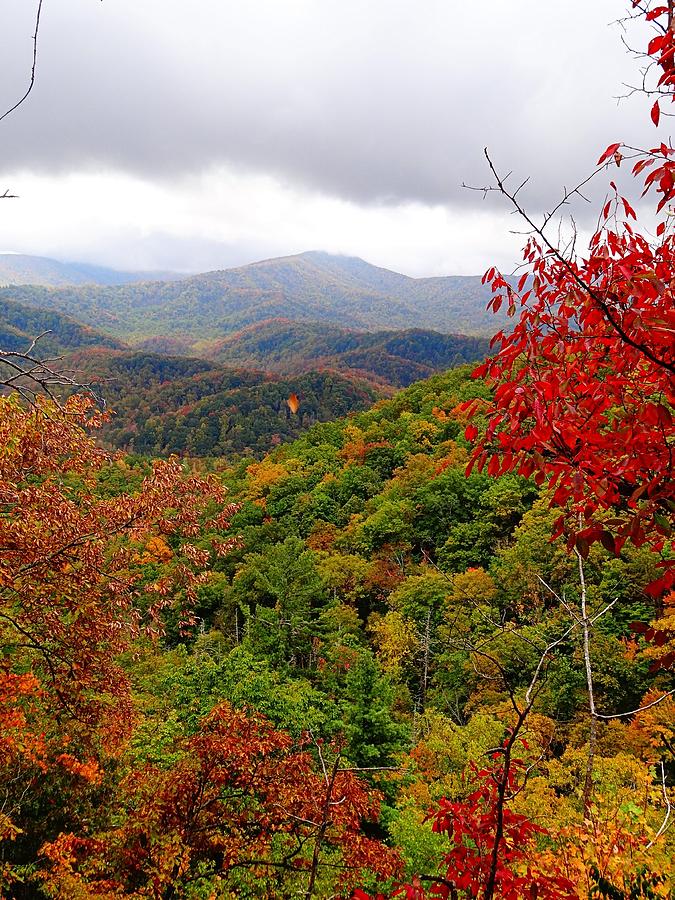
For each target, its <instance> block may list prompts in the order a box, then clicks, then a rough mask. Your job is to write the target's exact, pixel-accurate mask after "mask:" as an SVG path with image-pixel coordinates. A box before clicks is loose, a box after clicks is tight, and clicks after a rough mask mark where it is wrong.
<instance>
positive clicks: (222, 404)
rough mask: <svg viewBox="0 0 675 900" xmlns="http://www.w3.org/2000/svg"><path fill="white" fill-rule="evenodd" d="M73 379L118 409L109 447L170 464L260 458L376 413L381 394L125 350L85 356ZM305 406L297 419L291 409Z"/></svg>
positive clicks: (74, 365)
mask: <svg viewBox="0 0 675 900" xmlns="http://www.w3.org/2000/svg"><path fill="white" fill-rule="evenodd" d="M65 364H66V366H67V368H68V371H69V372H71V373H72V374H73V375H74V377H76V378H78V379H79V380H80V381H82V382H83V383H92V386H93V387H95V390H96V393H97V394H98V395H99V396H100V397H101V398H102V399H104V400H105V401H106V403H107V405H108V407H109V408H110V409H112V411H113V416H112V419H111V421H110V422H109V423H108V424H107V425H105V426H104V427H103V429H102V431H101V437H102V439H103V442H104V443H105V444H107V445H108V446H111V447H115V448H119V449H122V450H129V451H135V452H138V453H147V454H152V455H156V456H166V455H168V454H170V453H179V454H188V455H190V456H221V457H232V456H235V455H238V454H242V453H246V454H249V455H253V456H260V455H262V454H264V453H265V452H266V451H268V450H269V449H270V448H271V447H273V446H275V445H277V444H280V443H284V442H286V441H289V440H293V439H294V438H296V437H297V436H298V435H299V434H301V433H302V432H303V431H305V430H306V429H307V428H309V427H310V426H312V425H314V424H316V423H317V422H326V421H331V420H333V419H335V418H339V417H340V416H344V415H347V414H348V413H350V412H354V411H357V410H364V409H367V408H368V407H370V406H371V405H372V404H373V402H374V401H375V400H376V399H377V398H378V393H377V392H376V391H375V390H374V388H373V387H372V386H371V385H369V384H367V383H365V382H362V381H359V380H357V379H355V378H348V377H344V376H342V375H340V374H337V373H332V372H318V373H317V372H310V373H305V374H302V375H299V376H296V377H289V378H281V377H275V376H270V375H267V374H266V373H264V372H260V371H250V370H248V371H247V370H242V369H232V368H226V367H224V366H220V365H217V364H215V363H210V362H207V361H206V360H202V359H190V358H187V357H170V356H162V355H159V354H154V353H142V352H132V351H122V350H104V349H98V350H84V351H79V352H76V353H73V354H71V355H70V356H69V357H67V359H66V360H65ZM291 394H295V395H296V396H297V397H298V399H299V402H300V407H299V409H298V411H297V413H292V412H291V410H290V409H289V406H288V404H287V400H288V398H289V397H290V395H291Z"/></svg>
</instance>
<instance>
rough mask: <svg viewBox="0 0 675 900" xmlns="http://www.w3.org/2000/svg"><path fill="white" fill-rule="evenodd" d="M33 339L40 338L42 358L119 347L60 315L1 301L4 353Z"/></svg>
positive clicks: (0, 331) (0, 344) (0, 340)
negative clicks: (86, 348)
mask: <svg viewBox="0 0 675 900" xmlns="http://www.w3.org/2000/svg"><path fill="white" fill-rule="evenodd" d="M45 332H49V333H48V334H45ZM40 335H42V337H40ZM36 338H40V352H41V353H43V354H45V355H53V354H54V353H64V352H66V351H68V350H76V349H79V348H80V347H108V348H114V347H121V346H122V344H120V342H119V341H116V340H115V339H114V338H111V337H108V336H107V335H105V334H102V333H101V332H100V331H97V330H96V329H95V328H91V327H90V326H88V325H81V324H80V323H79V322H76V321H75V320H74V319H71V318H70V316H66V315H64V314H63V313H59V312H55V311H53V310H48V309H38V308H36V307H34V306H24V305H23V304H21V303H14V302H13V301H11V300H0V347H2V349H3V350H17V351H24V350H26V349H27V348H28V347H29V346H30V345H31V343H32V342H33V340H35V339H36Z"/></svg>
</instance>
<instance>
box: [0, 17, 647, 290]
mask: <svg viewBox="0 0 675 900" xmlns="http://www.w3.org/2000/svg"><path fill="white" fill-rule="evenodd" d="M36 3H37V0H35V2H33V0H21V2H20V3H19V2H16V0H15V2H6V3H3V4H1V8H0V29H1V31H2V34H3V53H2V58H1V59H0V71H1V72H2V77H0V105H1V106H2V109H3V110H4V109H5V108H7V107H9V106H11V105H12V103H13V102H15V100H16V99H18V97H19V96H20V95H21V94H22V93H23V91H24V90H25V87H26V83H27V79H28V75H29V71H30V58H31V52H32V46H31V36H32V30H33V25H34V22H33V16H34V6H35V5H36ZM627 5H628V3H627V2H622V0H592V2H591V0H558V2H551V0H548V2H547V0H511V2H506V0H483V2H481V3H478V2H475V3H471V2H466V0H462V2H460V0H243V2H242V0H236V2H235V0H189V2H188V0H103V2H98V0H44V8H43V14H42V25H41V32H40V36H39V48H38V65H37V80H36V85H35V89H34V91H33V93H32V94H31V96H30V97H29V99H28V100H27V101H26V103H25V104H23V106H22V107H21V108H20V109H19V110H17V112H16V113H14V114H13V115H12V116H11V117H9V118H7V119H5V120H4V121H3V122H1V123H0V192H1V191H2V190H4V189H5V188H8V189H10V190H11V191H12V192H14V193H16V194H19V195H20V197H19V199H17V200H11V201H10V200H3V201H2V203H0V248H2V249H11V250H17V251H21V252H27V253H36V254H41V255H46V256H55V257H57V258H60V259H66V260H82V261H87V262H97V263H101V264H105V265H111V266H115V267H117V268H127V269H129V268H131V269H137V268H144V269H151V268H169V269H178V270H183V271H199V270H205V269H212V268H222V267H226V266H230V265H238V264H241V263H246V262H250V261H252V260H255V259H260V258H264V257H268V256H279V255H284V254H287V253H297V252H301V251H303V250H311V249H322V250H328V251H332V252H338V253H348V254H353V255H357V256H362V257H364V258H365V259H368V260H369V261H371V262H374V263H377V264H379V265H384V266H387V267H389V268H392V269H396V270H398V271H403V272H405V273H407V274H411V275H431V274H473V273H480V272H482V271H483V270H484V269H485V268H486V267H487V266H489V265H492V264H493V263H495V262H496V263H497V264H499V265H501V266H503V267H505V268H507V269H509V268H510V267H511V266H512V265H513V263H515V262H516V261H517V259H518V249H519V246H520V244H521V243H522V238H520V237H514V236H513V235H511V234H510V233H509V230H510V229H513V228H514V227H518V225H517V223H516V222H515V221H514V219H513V217H512V216H510V215H509V213H508V210H507V209H506V207H505V206H504V204H503V203H502V202H500V200H499V198H497V197H494V196H490V197H488V198H487V199H484V198H483V196H482V194H480V193H475V192H471V191H467V190H465V189H463V188H462V182H467V183H471V184H478V185H480V184H484V183H486V182H487V181H488V178H489V175H488V173H487V171H486V167H485V162H484V158H483V155H482V149H483V147H484V146H485V145H488V146H489V148H490V151H491V154H492V155H493V157H494V159H495V160H496V161H497V163H498V165H499V166H500V167H501V168H502V169H503V170H510V169H513V170H514V172H515V174H514V178H515V177H517V176H522V177H523V178H524V177H525V176H528V175H529V176H530V177H531V181H530V184H529V186H528V193H527V194H526V197H525V199H526V200H527V202H528V203H529V205H530V208H532V209H538V208H543V207H546V206H547V205H548V204H549V203H551V202H552V201H553V200H555V199H556V198H557V195H558V191H559V188H560V185H561V184H563V183H566V184H571V183H573V182H575V180H576V179H578V178H579V177H583V176H584V175H585V174H587V173H588V171H589V169H590V168H591V167H592V164H593V163H594V162H595V160H596V159H597V157H598V155H599V152H600V151H601V150H603V149H604V148H605V146H606V145H607V144H609V143H610V142H611V141H614V140H620V139H625V140H631V141H640V140H642V141H644V140H648V141H651V140H653V131H654V129H653V127H652V126H651V125H650V124H649V122H648V117H647V115H646V110H645V101H644V99H643V98H642V97H636V98H632V99H629V100H626V101H622V102H621V103H620V104H619V103H617V99H616V98H617V96H618V95H619V94H621V93H624V92H625V91H624V89H623V88H622V83H623V82H629V81H635V80H636V72H637V64H636V63H635V61H634V60H633V59H631V58H630V57H629V56H628V55H627V54H626V52H625V50H624V48H623V46H622V44H621V31H620V29H619V27H618V26H617V25H613V24H612V23H613V22H614V21H615V20H616V19H617V17H619V16H620V15H621V14H622V13H623V12H624V10H625V7H626V6H627ZM647 135H648V137H647Z"/></svg>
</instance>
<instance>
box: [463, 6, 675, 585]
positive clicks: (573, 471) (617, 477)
mask: <svg viewBox="0 0 675 900" xmlns="http://www.w3.org/2000/svg"><path fill="white" fill-rule="evenodd" d="M633 8H634V14H635V15H637V16H644V18H645V19H646V20H647V21H648V22H649V23H650V24H651V25H652V26H653V27H654V28H656V30H657V33H656V35H655V36H654V37H653V38H652V39H651V40H650V42H649V44H648V48H647V51H646V53H647V57H648V59H649V60H650V61H651V62H652V63H653V65H654V67H655V68H656V69H657V70H658V72H659V77H658V78H657V84H656V86H655V88H654V90H655V91H657V92H658V93H659V95H661V96H660V97H659V99H657V100H656V102H655V103H654V105H653V107H652V120H653V121H654V123H655V124H658V122H659V117H660V104H662V103H663V101H664V98H668V99H669V100H671V101H672V100H673V99H674V98H675V30H674V25H673V4H672V3H668V5H667V6H666V5H652V4H648V3H647V4H645V3H639V2H634V3H633ZM488 158H489V157H488ZM490 165H491V166H492V163H490ZM619 166H624V167H626V166H630V167H631V174H632V176H633V179H637V180H638V182H640V186H641V188H642V196H643V197H644V196H645V195H648V196H649V195H652V194H653V195H655V199H656V204H655V206H656V209H655V213H656V225H655V229H654V232H653V233H650V230H649V228H648V227H647V226H645V227H643V228H640V227H639V224H638V213H637V212H636V209H635V208H634V205H632V204H631V202H630V201H629V199H628V198H627V197H625V196H623V195H622V193H620V191H619V189H618V187H617V185H616V184H615V182H614V181H610V182H609V194H608V199H607V200H606V202H605V203H604V205H603V207H602V210H601V212H600V217H599V225H598V228H597V230H596V231H595V233H594V234H593V235H592V237H591V239H590V242H589V245H588V250H587V251H586V252H585V254H584V255H583V256H579V255H577V254H576V253H574V251H570V252H567V251H566V250H565V249H563V248H561V247H560V246H558V245H557V244H556V243H554V242H553V241H552V240H551V239H550V238H549V237H548V231H547V225H548V224H549V223H550V222H551V220H552V218H553V217H552V215H551V214H548V215H547V216H546V217H545V218H544V221H543V223H540V224H537V223H535V221H534V220H533V219H532V218H531V217H530V216H529V214H528V213H527V212H526V211H525V209H524V208H523V207H522V206H521V203H520V199H519V196H518V191H517V190H516V191H511V190H510V189H509V187H508V186H507V184H506V183H505V181H504V179H502V178H500V177H499V175H498V174H497V172H496V170H495V168H494V166H492V171H493V173H494V175H495V177H496V180H497V189H498V190H500V191H501V192H502V193H503V194H505V195H506V196H507V197H508V198H509V199H510V200H511V202H512V203H513V205H514V207H515V208H516V210H517V211H518V212H520V213H521V215H522V216H523V217H524V218H525V220H526V221H527V222H528V224H529V226H530V227H531V229H532V234H531V237H530V239H529V240H528V242H527V244H526V246H525V249H524V271H523V273H522V275H521V277H520V279H519V280H518V282H517V283H515V284H514V283H513V282H512V281H511V280H509V279H507V278H506V277H504V276H503V275H502V274H501V273H499V272H498V271H497V270H496V269H494V268H493V269H490V270H489V271H488V272H487V273H486V275H485V276H484V281H486V282H487V283H489V284H490V286H491V287H492V291H493V294H494V296H493V299H492V301H491V305H492V308H493V309H494V310H497V309H499V308H500V306H502V304H507V306H508V312H509V314H510V315H513V316H514V317H517V321H516V324H515V327H514V329H513V331H511V332H510V333H507V332H504V331H501V332H499V333H498V334H497V335H496V336H495V338H494V344H495V345H496V346H497V348H498V350H497V353H496V354H495V355H494V356H493V357H492V358H490V359H488V360H487V361H486V362H485V363H484V364H483V365H481V366H480V367H479V368H478V369H477V370H476V371H475V373H474V375H475V377H483V378H487V379H488V380H489V381H490V382H492V384H493V385H494V386H495V394H494V402H493V403H492V405H491V406H490V408H489V409H488V410H487V428H486V430H485V432H484V434H482V435H481V436H480V439H479V440H478V441H477V443H476V445H475V448H474V450H473V454H472V457H471V461H470V466H469V471H470V470H471V469H472V468H473V467H477V468H479V469H483V468H486V469H487V471H488V472H489V473H491V474H495V475H497V474H503V473H505V472H512V471H516V472H518V473H519V474H521V475H525V476H529V475H533V476H534V478H535V480H536V481H537V482H538V483H539V484H546V485H547V486H548V488H549V490H550V491H551V502H552V504H553V505H555V506H556V507H559V508H560V509H561V517H560V520H559V533H561V532H562V531H563V530H565V531H566V533H567V534H568V537H569V541H570V545H571V546H576V547H577V548H578V549H579V551H580V552H581V554H582V555H585V554H586V553H587V552H588V548H589V545H590V544H592V543H593V542H596V541H601V542H602V544H603V545H604V546H605V547H606V548H607V549H609V550H610V551H612V552H619V551H620V549H621V547H622V546H623V544H624V543H625V542H626V541H627V540H630V541H632V543H633V544H635V545H637V546H640V545H649V546H650V547H651V548H652V549H653V550H654V551H656V552H659V553H662V554H663V561H662V563H661V565H662V568H663V575H662V577H661V578H660V579H659V580H658V582H656V583H655V584H654V585H652V588H651V589H652V591H653V592H654V593H655V594H656V593H661V592H663V591H664V590H666V589H667V588H668V587H670V586H672V584H673V583H675V568H674V567H673V562H672V552H671V551H672V547H673V544H672V533H673V531H672V529H673V521H674V519H675V495H674V491H673V466H674V463H675V459H674V457H675V427H674V420H673V406H674V405H675V302H674V297H675V294H674V288H675V227H674V226H673V219H672V215H671V214H670V204H671V203H672V201H673V198H675V149H673V148H672V147H671V146H670V145H669V144H667V143H664V142H661V143H659V144H657V145H656V146H654V147H652V148H650V149H646V150H645V149H639V148H634V147H628V146H625V145H623V144H621V143H619V142H617V143H613V144H611V145H610V146H609V147H607V149H606V150H605V151H604V152H603V153H602V155H601V156H600V159H599V160H598V164H597V167H596V169H595V171H594V173H593V175H592V176H591V178H594V177H598V176H600V175H601V174H602V173H604V172H605V171H607V170H608V169H609V168H611V167H619ZM589 180H590V179H586V182H588V181H589ZM573 194H574V192H566V193H565V196H564V198H563V202H565V203H566V202H567V201H568V200H569V199H570V198H571V196H572V195H573ZM635 206H636V207H638V208H640V207H639V206H638V204H635ZM641 215H643V216H644V217H645V218H646V219H648V220H649V217H650V216H652V217H653V215H654V210H652V209H650V208H647V209H642V210H641ZM476 408H477V405H476V404H469V405H467V409H468V410H469V411H470V412H474V411H475V410H476ZM466 435H467V438H469V439H470V440H472V441H473V440H476V438H478V428H477V427H476V426H475V425H473V424H472V425H470V426H469V427H468V428H467V430H466Z"/></svg>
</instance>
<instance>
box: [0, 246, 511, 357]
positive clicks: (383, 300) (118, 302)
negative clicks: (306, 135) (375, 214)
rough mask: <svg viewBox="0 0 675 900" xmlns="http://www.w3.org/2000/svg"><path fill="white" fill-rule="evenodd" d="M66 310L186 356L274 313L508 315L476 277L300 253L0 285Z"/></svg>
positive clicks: (386, 321) (384, 317)
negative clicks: (422, 273)
mask: <svg viewBox="0 0 675 900" xmlns="http://www.w3.org/2000/svg"><path fill="white" fill-rule="evenodd" d="M0 298H6V299H11V300H15V301H19V302H22V303H27V304H30V305H35V306H39V307H42V308H46V309H55V310H59V311H60V312H64V313H67V314H68V315H71V316H73V317H75V318H77V319H79V320H80V321H82V322H84V323H86V324H89V325H91V326H93V327H96V328H99V329H101V330H103V331H105V332H106V333H107V334H110V335H111V336H113V337H116V338H119V339H121V340H124V341H125V342H128V343H132V344H138V343H140V342H142V341H143V340H147V339H149V338H153V339H156V338H166V339H177V340H178V341H179V345H180V347H181V349H182V350H183V351H184V352H191V353H195V352H196V351H197V347H198V345H199V342H201V341H212V340H215V339H218V338H221V337H225V336H226V335H228V334H232V333H234V332H236V331H240V330H241V329H242V328H245V327H247V326H248V325H251V324H254V323H256V322H260V321H263V320H266V319H272V318H279V317H281V318H285V319H290V320H292V321H295V322H315V323H317V322H318V323H322V324H325V325H336V326H339V327H340V328H347V329H360V330H365V331H389V330H392V329H410V328H429V329H435V330H437V331H441V332H444V333H452V334H468V335H480V336H489V335H490V334H492V333H494V332H495V331H497V330H498V329H499V328H500V327H502V326H503V325H504V323H505V321H507V320H506V319H505V318H504V317H503V316H495V315H492V314H491V313H488V312H486V308H485V307H486V304H487V301H488V292H487V289H486V288H485V287H484V286H483V285H482V284H481V279H480V278H479V277H478V276H445V277H439V278H410V277H408V276H407V275H400V274H398V273H396V272H391V271H389V270H388V269H382V268H379V267H377V266H373V265H370V264H369V263H367V262H364V260H361V259H357V258H353V257H345V256H332V255H330V254H327V253H317V252H310V253H301V254H299V255H297V256H288V257H283V258H280V259H271V260H264V261H262V262H257V263H252V264H250V265H247V266H242V267H239V268H235V269H225V270H222V271H215V272H207V273H205V274H202V275H195V276H191V277H188V278H184V279H183V280H181V281H173V282H162V281H147V282H140V283H133V284H123V285H100V286H87V287H82V286H71V287H62V288H45V287H34V286H15V287H9V288H4V289H3V290H0Z"/></svg>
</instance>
